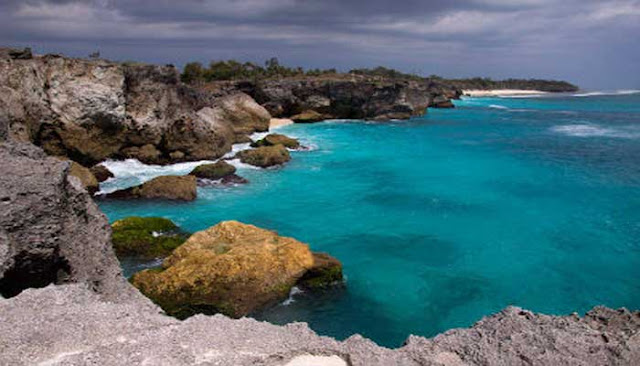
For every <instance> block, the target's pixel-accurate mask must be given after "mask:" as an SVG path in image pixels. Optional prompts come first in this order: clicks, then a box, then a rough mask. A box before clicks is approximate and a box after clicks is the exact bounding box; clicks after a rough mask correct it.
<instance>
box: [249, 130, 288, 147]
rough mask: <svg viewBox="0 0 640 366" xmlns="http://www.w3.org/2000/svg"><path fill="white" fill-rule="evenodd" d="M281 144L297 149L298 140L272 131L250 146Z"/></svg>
mask: <svg viewBox="0 0 640 366" xmlns="http://www.w3.org/2000/svg"><path fill="white" fill-rule="evenodd" d="M274 145H283V146H284V147H286V148H288V149H299V148H300V142H299V141H298V140H296V139H294V138H291V137H288V136H285V135H280V134H277V133H272V134H269V135H267V136H265V137H264V138H263V139H261V140H258V141H256V142H254V143H252V144H251V146H252V147H260V146H274Z"/></svg>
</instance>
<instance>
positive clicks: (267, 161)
mask: <svg viewBox="0 0 640 366" xmlns="http://www.w3.org/2000/svg"><path fill="white" fill-rule="evenodd" d="M236 157H238V158H239V159H240V161H242V162H243V163H245V164H250V165H254V166H259V167H262V168H266V167H269V166H273V165H280V164H284V163H286V162H288V161H289V160H291V156H290V155H289V151H288V150H287V148H286V147H284V146H283V145H274V146H261V147H258V148H255V149H251V150H244V151H240V152H239V153H238V154H236Z"/></svg>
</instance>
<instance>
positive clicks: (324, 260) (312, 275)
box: [298, 252, 343, 290]
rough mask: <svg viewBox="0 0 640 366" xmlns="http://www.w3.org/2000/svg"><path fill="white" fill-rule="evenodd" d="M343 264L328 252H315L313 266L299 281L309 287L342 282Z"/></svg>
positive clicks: (326, 285)
mask: <svg viewBox="0 0 640 366" xmlns="http://www.w3.org/2000/svg"><path fill="white" fill-rule="evenodd" d="M342 279H343V277H342V264H341V263H340V261H338V260H337V259H336V258H334V257H332V256H330V255H329V254H326V253H315V252H314V253H313V267H311V269H309V270H308V271H307V272H306V273H305V274H304V276H302V278H301V279H300V280H299V281H298V285H299V286H302V287H305V288H308V289H312V290H313V289H323V288H328V287H330V286H334V285H336V284H338V283H341V282H342Z"/></svg>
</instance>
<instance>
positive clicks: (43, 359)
mask: <svg viewBox="0 0 640 366" xmlns="http://www.w3.org/2000/svg"><path fill="white" fill-rule="evenodd" d="M0 159H1V160H2V161H3V164H2V165H1V166H0V192H2V194H1V195H0V205H2V210H0V294H1V295H2V297H4V299H0V314H2V320H1V321H0V333H2V334H3V337H2V338H0V349H1V350H2V352H0V364H11V365H33V364H41V365H55V364H60V365H63V364H64V365H89V364H101V365H123V364H130V365H150V364H171V365H198V364H199V365H287V364H290V365H295V364H296V362H298V361H299V360H301V359H304V360H307V361H309V360H311V361H310V362H312V363H311V364H319V365H322V363H321V362H324V363H325V364H331V363H329V362H333V363H332V364H334V365H354V366H355V365H551V364H553V365H556V364H570V365H609V364H615V365H634V364H638V362H640V333H639V332H638V331H639V330H640V313H638V312H633V313H632V312H629V311H627V310H624V309H621V310H611V309H607V308H596V309H594V310H592V311H591V312H589V313H588V314H587V315H586V316H585V317H582V318H581V317H579V316H578V315H570V316H565V317H556V316H546V315H539V314H534V313H531V312H529V311H526V310H522V309H519V308H508V309H506V310H504V311H503V312H501V313H499V314H496V315H492V316H489V317H487V318H484V319H483V320H481V321H480V322H478V323H477V324H475V325H474V326H473V327H472V328H469V329H455V330H450V331H448V332H446V333H444V334H442V335H439V336H437V337H435V338H432V339H426V338H422V337H416V336H410V337H409V338H408V339H407V341H406V342H405V345H404V346H403V347H401V348H398V349H395V350H390V349H387V348H383V347H379V346H377V345H376V344H374V343H373V342H371V341H369V340H367V339H364V338H362V337H361V336H358V335H354V336H352V337H350V338H349V339H347V340H345V341H342V342H341V341H336V340H334V339H331V338H327V337H320V336H318V335H316V334H315V333H313V332H312V331H311V330H309V329H308V327H307V326H306V325H305V324H289V325H286V326H275V325H271V324H267V323H262V322H258V321H255V320H252V319H246V318H245V319H240V320H232V319H230V318H227V317H225V316H222V315H215V316H204V315H197V316H194V317H191V318H189V319H187V320H185V321H179V320H177V319H175V318H172V317H168V316H166V315H163V314H162V313H161V311H160V309H159V308H158V307H156V305H154V304H153V303H152V302H151V301H150V300H148V299H147V298H146V297H144V296H142V295H141V294H140V293H139V292H138V291H137V290H136V289H135V288H134V287H133V286H131V285H130V284H129V283H128V282H127V281H126V280H125V278H124V277H123V276H122V274H121V269H120V267H119V264H118V261H117V259H116V257H115V255H114V253H113V249H112V247H111V230H110V227H109V225H108V223H107V219H106V217H105V216H104V215H103V214H102V213H101V212H100V211H99V210H98V208H97V206H96V204H95V203H94V202H93V200H92V199H91V198H90V196H89V195H88V194H87V192H86V191H85V190H84V188H83V187H82V186H81V184H80V181H79V180H78V179H77V178H75V177H74V176H72V175H71V174H70V163H69V162H65V161H60V160H57V159H54V158H50V157H47V156H46V154H45V153H44V152H43V151H42V150H40V149H39V148H37V147H35V146H33V145H30V144H24V143H16V142H3V143H2V144H0ZM42 287H45V288H42ZM38 288H39V289H38ZM301 357H302V358H301ZM309 357H311V359H310V358H309ZM336 362H337V363H336Z"/></svg>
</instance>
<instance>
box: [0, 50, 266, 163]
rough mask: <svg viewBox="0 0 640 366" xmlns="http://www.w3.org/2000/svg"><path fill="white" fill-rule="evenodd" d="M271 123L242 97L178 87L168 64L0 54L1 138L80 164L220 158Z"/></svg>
mask: <svg viewBox="0 0 640 366" xmlns="http://www.w3.org/2000/svg"><path fill="white" fill-rule="evenodd" d="M2 50H4V51H6V50H5V49H0V51H2ZM4 51H3V52H4ZM3 52H0V56H1V55H2V54H3ZM4 53H5V54H7V55H9V51H6V52H4ZM269 119H270V115H269V113H268V112H267V111H266V110H265V109H264V108H263V107H261V106H260V105H258V104H257V103H256V102H255V101H254V100H253V99H252V98H251V97H249V96H248V95H246V94H243V93H241V92H238V91H235V92H230V93H226V94H219V93H218V94H216V93H212V92H208V91H206V90H203V89H194V88H191V87H189V86H187V85H184V84H182V83H181V82H180V80H179V75H178V71H177V69H176V68H175V67H173V66H154V65H126V64H118V63H113V62H108V61H104V60H81V59H70V58H64V57H60V56H55V55H47V56H36V57H32V58H23V57H13V56H11V57H10V56H6V57H0V127H1V128H0V135H7V136H9V137H10V138H11V139H16V140H19V141H30V142H33V143H35V144H36V145H40V146H42V147H43V148H44V149H45V151H46V152H47V153H49V154H51V155H56V156H67V157H69V158H71V159H72V160H74V161H77V162H79V163H81V164H83V165H86V166H91V165H93V164H95V163H98V162H100V161H102V160H104V159H106V158H125V157H134V158H137V159H140V160H142V161H143V162H146V163H166V162H169V161H173V160H177V161H183V160H200V159H213V158H218V157H220V156H222V155H224V154H225V153H226V152H228V151H229V150H230V149H231V144H232V143H234V141H235V139H236V138H237V137H236V136H237V135H242V134H249V133H252V132H255V131H266V130H267V129H268V126H269Z"/></svg>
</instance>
